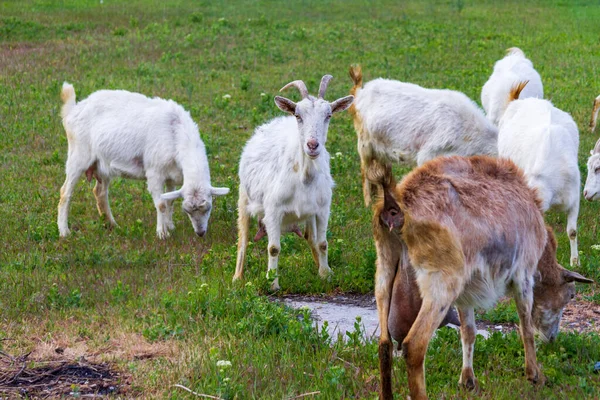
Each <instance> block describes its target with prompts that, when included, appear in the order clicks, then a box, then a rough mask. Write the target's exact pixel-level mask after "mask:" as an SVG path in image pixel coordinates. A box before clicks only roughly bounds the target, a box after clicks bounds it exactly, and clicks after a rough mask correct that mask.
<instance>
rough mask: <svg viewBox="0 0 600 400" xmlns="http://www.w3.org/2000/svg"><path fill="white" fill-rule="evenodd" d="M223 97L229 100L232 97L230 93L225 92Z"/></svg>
mask: <svg viewBox="0 0 600 400" xmlns="http://www.w3.org/2000/svg"><path fill="white" fill-rule="evenodd" d="M223 98H224V99H227V100H229V99H230V98H231V95H230V94H224V95H223Z"/></svg>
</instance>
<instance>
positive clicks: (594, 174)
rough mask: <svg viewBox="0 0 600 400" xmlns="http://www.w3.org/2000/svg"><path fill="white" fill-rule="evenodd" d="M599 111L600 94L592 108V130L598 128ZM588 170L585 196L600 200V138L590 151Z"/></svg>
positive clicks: (589, 198) (588, 198)
mask: <svg viewBox="0 0 600 400" xmlns="http://www.w3.org/2000/svg"><path fill="white" fill-rule="evenodd" d="M598 111H600V96H598V97H596V100H594V108H593V109H592V118H591V120H590V130H591V131H592V132H594V129H595V128H596V118H598ZM587 171H588V174H587V178H586V180H585V187H584V188H583V197H585V199H586V200H587V201H594V200H600V139H599V140H598V141H597V142H596V145H595V146H594V149H593V150H591V151H590V158H588V161H587Z"/></svg>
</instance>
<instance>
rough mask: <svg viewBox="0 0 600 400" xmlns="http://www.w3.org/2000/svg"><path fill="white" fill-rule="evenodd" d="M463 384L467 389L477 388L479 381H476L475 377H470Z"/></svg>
mask: <svg viewBox="0 0 600 400" xmlns="http://www.w3.org/2000/svg"><path fill="white" fill-rule="evenodd" d="M462 386H463V387H464V388H465V389H467V390H475V389H476V388H477V383H476V382H475V378H468V379H466V380H465V382H463V383H462Z"/></svg>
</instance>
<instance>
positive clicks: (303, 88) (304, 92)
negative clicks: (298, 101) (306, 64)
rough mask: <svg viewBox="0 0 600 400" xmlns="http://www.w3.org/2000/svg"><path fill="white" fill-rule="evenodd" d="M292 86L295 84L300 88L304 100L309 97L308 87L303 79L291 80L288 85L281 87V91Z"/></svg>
mask: <svg viewBox="0 0 600 400" xmlns="http://www.w3.org/2000/svg"><path fill="white" fill-rule="evenodd" d="M292 86H294V87H295V88H296V89H298V90H299V91H300V95H301V96H302V99H303V100H304V99H306V98H307V97H308V89H307V88H306V85H305V84H304V82H302V81H293V82H290V83H288V84H287V85H285V86H284V87H282V88H281V89H279V91H280V92H283V91H284V90H285V89H287V88H289V87H292Z"/></svg>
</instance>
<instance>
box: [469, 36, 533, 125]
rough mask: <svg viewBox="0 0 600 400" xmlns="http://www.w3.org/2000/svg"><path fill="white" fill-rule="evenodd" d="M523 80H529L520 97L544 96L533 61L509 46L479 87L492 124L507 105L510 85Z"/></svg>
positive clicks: (498, 118)
mask: <svg viewBox="0 0 600 400" xmlns="http://www.w3.org/2000/svg"><path fill="white" fill-rule="evenodd" d="M525 81H529V83H528V84H527V86H526V87H525V88H524V89H523V91H522V92H521V94H520V95H519V98H520V99H525V98H528V97H537V98H538V99H543V98H544V87H543V85H542V78H541V77H540V74H538V72H537V71H536V70H535V69H534V68H533V63H532V62H531V61H530V60H529V59H528V58H527V57H525V53H523V51H522V50H521V49H519V48H518V47H511V48H510V49H508V50H506V56H505V57H504V58H503V59H501V60H498V61H496V64H494V71H493V72H492V75H491V76H490V79H488V81H487V82H486V83H485V85H483V88H482V89H481V105H482V106H483V109H484V110H485V112H486V114H487V117H488V118H489V120H490V121H492V123H494V125H496V126H498V124H499V123H500V119H501V118H502V115H503V114H504V111H505V110H506V107H507V106H508V103H507V102H506V99H507V98H508V94H509V91H510V89H511V87H513V86H514V85H515V84H517V83H519V82H525Z"/></svg>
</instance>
